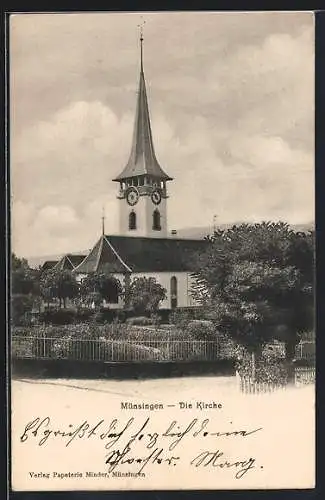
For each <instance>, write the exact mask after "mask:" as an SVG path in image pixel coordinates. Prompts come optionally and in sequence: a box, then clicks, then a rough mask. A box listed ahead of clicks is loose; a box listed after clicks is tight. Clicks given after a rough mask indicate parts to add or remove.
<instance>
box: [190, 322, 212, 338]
mask: <svg viewBox="0 0 325 500" xmlns="http://www.w3.org/2000/svg"><path fill="white" fill-rule="evenodd" d="M186 332H187V333H188V335H189V336H190V337H192V338H194V339H197V340H213V338H214V336H215V332H216V330H215V327H214V325H213V323H212V321H208V320H203V319H192V320H190V321H189V322H188V324H187V326H186Z"/></svg>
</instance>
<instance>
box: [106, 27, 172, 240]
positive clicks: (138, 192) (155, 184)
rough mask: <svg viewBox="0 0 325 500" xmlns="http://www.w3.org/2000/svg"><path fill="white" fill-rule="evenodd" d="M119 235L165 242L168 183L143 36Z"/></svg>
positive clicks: (121, 194) (122, 177)
mask: <svg viewBox="0 0 325 500" xmlns="http://www.w3.org/2000/svg"><path fill="white" fill-rule="evenodd" d="M113 180H114V181H116V182H119V184H120V189H119V192H118V195H117V198H118V200H119V217H120V233H121V234H127V235H129V236H146V237H150V238H166V236H167V198H168V195H167V185H166V184H167V181H171V180H172V178H171V177H169V175H167V174H166V172H164V171H163V169H162V168H161V166H160V165H159V163H158V160H157V158H156V154H155V150H154V145H153V140H152V132H151V124H150V116H149V106H148V99H147V91H146V82H145V78H144V71H143V34H142V29H141V32H140V78H139V91H138V97H137V107H136V114H135V122H134V130H133V139H132V147H131V153H130V156H129V160H128V162H127V164H126V166H125V167H124V169H123V171H122V172H121V174H120V175H119V176H117V177H116V178H115V179H113Z"/></svg>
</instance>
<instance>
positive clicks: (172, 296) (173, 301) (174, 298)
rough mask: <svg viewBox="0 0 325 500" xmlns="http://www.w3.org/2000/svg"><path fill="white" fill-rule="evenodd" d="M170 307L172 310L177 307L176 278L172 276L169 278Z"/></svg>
mask: <svg viewBox="0 0 325 500" xmlns="http://www.w3.org/2000/svg"><path fill="white" fill-rule="evenodd" d="M170 305H171V308H172V309H175V308H176V307H177V278H176V276H172V277H171V278H170Z"/></svg>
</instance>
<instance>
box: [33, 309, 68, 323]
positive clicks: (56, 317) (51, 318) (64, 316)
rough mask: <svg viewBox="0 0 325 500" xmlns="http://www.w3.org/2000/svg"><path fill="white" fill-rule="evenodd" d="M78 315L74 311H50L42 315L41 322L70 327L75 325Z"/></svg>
mask: <svg viewBox="0 0 325 500" xmlns="http://www.w3.org/2000/svg"><path fill="white" fill-rule="evenodd" d="M76 317H77V313H76V311H75V310H74V309H48V310H46V311H44V312H43V313H41V314H40V318H39V319H40V322H44V323H52V324H53V325H69V324H71V323H74V321H75V319H76Z"/></svg>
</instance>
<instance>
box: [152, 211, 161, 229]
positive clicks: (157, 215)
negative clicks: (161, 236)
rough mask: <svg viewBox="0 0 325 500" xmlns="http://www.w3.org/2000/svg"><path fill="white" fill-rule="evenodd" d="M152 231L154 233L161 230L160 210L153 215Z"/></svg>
mask: <svg viewBox="0 0 325 500" xmlns="http://www.w3.org/2000/svg"><path fill="white" fill-rule="evenodd" d="M152 229H153V230H154V231H160V230H161V225H160V213H159V210H155V211H154V213H153V214H152Z"/></svg>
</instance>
